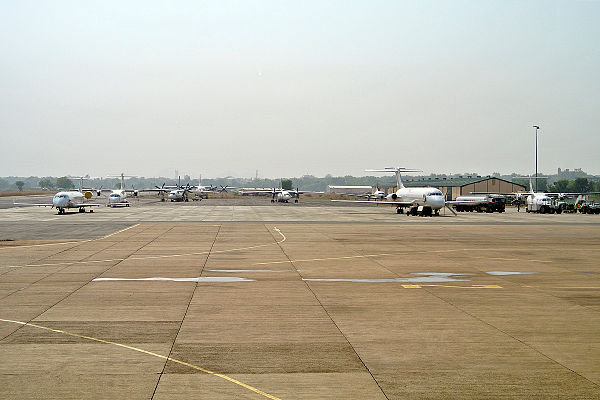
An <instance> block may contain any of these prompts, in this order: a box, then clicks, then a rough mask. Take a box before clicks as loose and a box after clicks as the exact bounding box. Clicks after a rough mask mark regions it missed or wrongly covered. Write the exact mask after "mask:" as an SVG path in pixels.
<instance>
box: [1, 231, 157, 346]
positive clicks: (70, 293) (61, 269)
mask: <svg viewBox="0 0 600 400" xmlns="http://www.w3.org/2000/svg"><path fill="white" fill-rule="evenodd" d="M148 229H150V228H148ZM142 232H143V231H142ZM154 240H156V239H153V241H154ZM117 243H119V242H114V243H113V244H112V245H110V246H108V247H105V248H103V249H101V250H99V251H97V252H95V253H94V254H91V255H89V256H87V257H86V258H89V257H92V256H94V255H96V254H98V253H101V252H103V251H105V250H106V249H109V248H111V247H112V246H114V245H115V244H117ZM146 245H148V243H146V244H144V245H143V246H141V247H144V246H146ZM141 247H140V248H141ZM140 248H138V249H136V250H135V251H134V252H133V253H135V252H136V251H138V250H139V249H140ZM67 250H68V249H67ZM64 251H66V250H63V251H61V252H59V253H56V254H60V253H62V252H64ZM133 253H132V254H133ZM121 262H122V261H119V262H117V263H116V264H113V265H111V266H110V267H108V268H107V269H105V270H103V271H102V272H101V273H100V274H98V275H102V274H104V273H105V272H106V271H108V270H109V269H111V268H113V267H115V266H117V265H118V264H120V263H121ZM70 266H71V264H68V265H65V266H64V267H63V268H60V269H59V270H58V271H54V272H52V273H50V274H46V275H45V276H44V277H43V278H40V279H38V280H37V281H35V282H32V283H30V284H29V285H27V286H26V288H29V287H31V286H33V285H35V284H36V283H38V282H40V281H42V280H44V279H46V278H48V277H50V276H52V275H55V274H57V273H60V272H61V271H63V270H64V269H66V268H68V267H70ZM95 278H96V277H94V278H92V279H91V280H89V281H87V282H85V283H84V284H83V285H81V286H79V287H78V288H76V289H75V290H73V291H71V292H69V293H68V294H67V295H66V296H64V297H63V298H61V299H60V300H58V301H57V302H55V303H54V304H52V305H51V306H49V307H48V308H46V309H45V310H44V311H42V312H41V313H39V314H38V315H36V316H34V317H33V318H30V319H29V321H26V322H27V323H30V322H31V321H33V320H34V319H36V318H39V317H40V316H42V315H44V314H45V313H46V312H48V310H50V309H51V308H52V307H55V306H56V305H58V304H60V303H61V302H63V301H65V300H66V299H67V298H69V297H70V296H72V295H73V294H74V293H76V292H78V291H79V290H81V288H83V287H84V286H86V285H88V284H89V283H90V282H92V281H93V280H94V279H95ZM18 291H19V290H17V291H14V292H12V293H10V294H9V295H7V296H5V297H3V298H2V299H0V301H1V300H3V299H5V298H6V297H8V296H10V295H12V294H14V293H16V292H18ZM22 327H23V326H20V327H19V328H18V329H15V330H14V331H12V332H11V333H9V334H8V335H6V336H5V337H3V338H2V339H0V342H1V341H3V340H5V339H6V338H8V337H10V336H11V335H13V334H14V333H16V332H17V331H19V330H20V329H21V328H22Z"/></svg>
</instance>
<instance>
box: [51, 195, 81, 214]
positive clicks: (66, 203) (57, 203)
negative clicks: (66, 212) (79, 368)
mask: <svg viewBox="0 0 600 400" xmlns="http://www.w3.org/2000/svg"><path fill="white" fill-rule="evenodd" d="M84 199H85V196H84V195H83V193H81V192H71V191H69V192H58V193H56V194H55V195H54V197H53V198H52V205H53V206H54V207H56V208H57V209H59V210H60V209H65V208H76V204H81V203H83V201H84Z"/></svg>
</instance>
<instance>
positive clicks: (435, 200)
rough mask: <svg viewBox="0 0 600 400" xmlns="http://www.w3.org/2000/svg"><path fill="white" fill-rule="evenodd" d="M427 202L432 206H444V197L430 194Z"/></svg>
mask: <svg viewBox="0 0 600 400" xmlns="http://www.w3.org/2000/svg"><path fill="white" fill-rule="evenodd" d="M427 203H429V205H430V206H431V207H432V208H442V207H444V198H443V197H441V196H435V197H434V196H430V197H427Z"/></svg>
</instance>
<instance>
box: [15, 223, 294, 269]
mask: <svg viewBox="0 0 600 400" xmlns="http://www.w3.org/2000/svg"><path fill="white" fill-rule="evenodd" d="M138 225H139V224H138ZM274 230H275V231H276V232H277V233H279V234H280V235H281V237H282V239H281V240H279V241H277V242H275V243H265V244H257V245H255V246H248V247H238V248H235V249H227V250H213V251H201V252H197V253H185V254H165V255H161V256H141V257H135V256H134V257H128V258H111V259H106V260H89V261H66V262H60V263H47V264H27V265H8V266H7V267H8V268H23V267H52V266H58V265H70V264H95V263H103V262H115V261H125V260H155V259H160V258H173V257H188V256H199V255H204V254H208V253H211V254H216V253H219V254H221V253H229V252H232V251H239V250H250V249H255V248H258V247H264V246H272V245H274V244H279V243H283V242H285V241H286V237H285V235H284V234H283V233H282V232H281V231H280V230H279V229H278V228H274ZM115 233H116V232H115Z"/></svg>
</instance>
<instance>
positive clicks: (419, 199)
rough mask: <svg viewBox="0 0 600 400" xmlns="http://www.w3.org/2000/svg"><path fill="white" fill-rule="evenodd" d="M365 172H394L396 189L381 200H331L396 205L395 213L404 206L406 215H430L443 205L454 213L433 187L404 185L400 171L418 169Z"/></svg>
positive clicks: (402, 211) (436, 212)
mask: <svg viewBox="0 0 600 400" xmlns="http://www.w3.org/2000/svg"><path fill="white" fill-rule="evenodd" d="M366 171H367V172H390V173H394V174H396V184H397V187H398V190H397V191H396V192H395V193H391V194H388V195H387V196H386V197H385V200H383V201H371V200H331V201H336V202H344V203H362V204H370V205H374V204H375V205H380V204H381V205H390V206H395V207H396V213H398V214H402V213H404V208H407V211H406V215H421V216H432V215H439V213H440V210H441V209H442V208H443V207H444V206H445V207H446V208H448V209H449V210H450V211H451V212H452V213H453V214H454V215H456V213H455V212H454V210H452V209H451V208H450V207H448V203H446V201H445V200H444V195H443V193H442V192H441V191H440V190H439V189H437V188H433V187H405V186H404V184H403V183H402V178H401V176H400V174H401V173H404V172H420V170H415V169H407V168H384V169H368V170H366Z"/></svg>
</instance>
